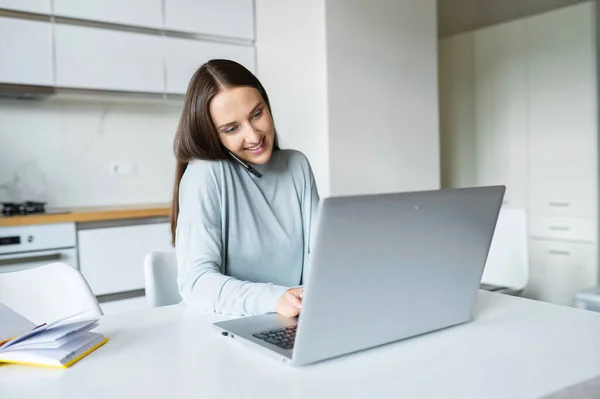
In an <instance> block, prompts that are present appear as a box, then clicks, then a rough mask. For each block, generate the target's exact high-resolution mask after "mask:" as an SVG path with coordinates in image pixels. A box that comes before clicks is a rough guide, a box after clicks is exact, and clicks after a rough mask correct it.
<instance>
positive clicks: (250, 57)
mask: <svg viewBox="0 0 600 399" xmlns="http://www.w3.org/2000/svg"><path fill="white" fill-rule="evenodd" d="M166 40H167V42H166V43H167V44H166V57H165V59H166V67H167V92H168V93H185V92H186V90H187V86H188V84H189V82H190V79H191V77H192V75H193V74H194V72H195V71H196V69H198V67H200V65H202V64H203V63H205V62H206V61H208V60H210V59H212V58H227V59H231V60H234V61H237V62H239V63H240V64H242V65H244V66H245V67H246V68H248V69H249V70H250V71H252V72H254V70H255V56H254V48H253V47H252V46H249V45H235V44H224V43H209V42H201V41H195V40H187V39H175V38H167V39H166Z"/></svg>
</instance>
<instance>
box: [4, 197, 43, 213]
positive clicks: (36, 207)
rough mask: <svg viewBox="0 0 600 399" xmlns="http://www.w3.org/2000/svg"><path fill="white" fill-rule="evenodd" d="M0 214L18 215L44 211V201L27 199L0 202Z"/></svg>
mask: <svg viewBox="0 0 600 399" xmlns="http://www.w3.org/2000/svg"><path fill="white" fill-rule="evenodd" d="M2 205H3V207H2V215H4V216H19V215H21V216H22V215H33V214H39V213H46V203H45V202H35V201H27V202H22V203H12V202H5V203H3V204H2Z"/></svg>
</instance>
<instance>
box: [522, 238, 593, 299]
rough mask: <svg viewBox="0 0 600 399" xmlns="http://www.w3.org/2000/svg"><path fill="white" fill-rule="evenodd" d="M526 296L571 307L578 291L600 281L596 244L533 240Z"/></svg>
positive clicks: (530, 248) (530, 250)
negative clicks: (599, 278) (599, 277)
mask: <svg viewBox="0 0 600 399" xmlns="http://www.w3.org/2000/svg"><path fill="white" fill-rule="evenodd" d="M529 254H530V274H529V283H528V286H527V288H526V290H525V293H524V294H525V296H526V297H529V298H532V299H538V300H541V301H546V302H552V303H556V304H561V305H568V306H572V305H573V303H574V302H573V301H574V297H575V294H576V293H577V292H579V291H581V290H584V289H588V288H592V287H595V286H596V285H597V284H598V270H597V267H598V265H597V261H596V250H595V245H594V244H579V243H577V244H576V243H568V242H559V241H556V242H553V241H541V240H530V247H529Z"/></svg>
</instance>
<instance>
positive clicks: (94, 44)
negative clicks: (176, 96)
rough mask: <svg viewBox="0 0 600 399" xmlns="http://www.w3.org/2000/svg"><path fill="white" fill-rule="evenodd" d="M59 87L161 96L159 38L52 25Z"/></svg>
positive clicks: (162, 82)
mask: <svg viewBox="0 0 600 399" xmlns="http://www.w3.org/2000/svg"><path fill="white" fill-rule="evenodd" d="M55 37H56V83H57V85H58V86H61V87H73V88H87V89H104V90H124V91H134V92H158V93H162V92H164V72H163V71H164V69H163V47H164V42H163V39H164V38H163V37H161V36H157V35H145V34H140V33H132V32H121V31H113V30H107V29H99V28H90V27H80V26H68V25H60V24H58V25H56V32H55Z"/></svg>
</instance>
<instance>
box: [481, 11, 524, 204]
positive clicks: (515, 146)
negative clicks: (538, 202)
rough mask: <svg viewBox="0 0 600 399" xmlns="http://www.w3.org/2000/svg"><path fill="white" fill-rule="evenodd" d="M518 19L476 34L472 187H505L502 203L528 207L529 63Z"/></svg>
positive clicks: (522, 23)
mask: <svg viewBox="0 0 600 399" xmlns="http://www.w3.org/2000/svg"><path fill="white" fill-rule="evenodd" d="M524 31H525V22H524V21H522V20H519V21H516V22H511V23H505V24H501V25H497V26H492V27H490V28H486V29H482V30H479V31H478V32H477V33H476V34H475V36H474V57H473V62H474V107H475V132H476V136H475V154H476V156H475V170H476V184H477V185H479V186H486V185H498V184H500V185H506V194H505V196H504V204H505V205H507V206H511V207H518V208H526V207H527V148H528V147H527V77H526V72H527V69H526V67H527V64H526V58H525V45H524V42H523V40H522V38H523V36H524Z"/></svg>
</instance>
